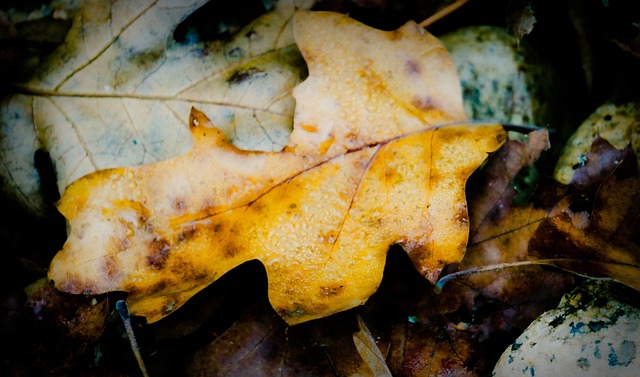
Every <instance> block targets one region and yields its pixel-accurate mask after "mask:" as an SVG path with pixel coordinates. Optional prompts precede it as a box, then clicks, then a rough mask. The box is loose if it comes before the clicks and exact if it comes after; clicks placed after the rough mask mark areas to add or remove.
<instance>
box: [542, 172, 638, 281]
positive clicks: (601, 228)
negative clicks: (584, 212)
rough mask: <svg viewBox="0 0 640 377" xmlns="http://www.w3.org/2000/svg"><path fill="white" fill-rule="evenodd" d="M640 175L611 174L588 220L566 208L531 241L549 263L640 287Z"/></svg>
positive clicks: (601, 188) (549, 221)
mask: <svg viewBox="0 0 640 377" xmlns="http://www.w3.org/2000/svg"><path fill="white" fill-rule="evenodd" d="M639 203H640V179H639V177H637V176H635V177H631V178H627V179H618V178H617V177H616V176H615V175H612V176H611V177H610V178H609V179H607V180H606V181H605V182H604V183H603V184H602V186H601V187H600V189H599V191H598V196H597V198H596V203H595V205H594V209H593V211H592V213H591V216H590V219H589V221H588V223H587V224H586V225H585V224H581V223H580V222H577V221H575V220H574V219H572V216H571V215H570V214H571V210H570V209H568V208H565V209H564V210H562V211H558V214H557V215H556V216H553V217H549V218H547V219H545V220H544V221H543V222H542V224H540V226H539V227H538V229H537V230H536V233H535V235H534V237H533V238H532V239H531V241H530V242H529V250H530V254H531V256H533V257H536V258H538V259H540V260H541V261H543V262H544V263H545V264H549V265H552V266H556V267H560V268H562V269H565V270H568V271H572V272H575V273H578V274H581V275H585V276H591V277H600V278H612V279H615V280H618V281H619V282H621V283H623V284H626V285H628V286H630V287H633V288H635V289H637V290H640V242H639V240H638V236H637V231H638V229H639V227H640V207H639V206H638V204H639Z"/></svg>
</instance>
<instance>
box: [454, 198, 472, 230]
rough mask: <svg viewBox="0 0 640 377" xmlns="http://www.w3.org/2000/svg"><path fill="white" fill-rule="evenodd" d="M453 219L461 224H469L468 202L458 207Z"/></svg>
mask: <svg viewBox="0 0 640 377" xmlns="http://www.w3.org/2000/svg"><path fill="white" fill-rule="evenodd" d="M453 219H454V220H455V222H456V224H458V225H459V226H465V227H466V226H467V225H468V224H469V215H468V211H467V205H466V203H465V204H464V205H461V206H460V207H458V210H457V211H456V213H455V215H454V217H453Z"/></svg>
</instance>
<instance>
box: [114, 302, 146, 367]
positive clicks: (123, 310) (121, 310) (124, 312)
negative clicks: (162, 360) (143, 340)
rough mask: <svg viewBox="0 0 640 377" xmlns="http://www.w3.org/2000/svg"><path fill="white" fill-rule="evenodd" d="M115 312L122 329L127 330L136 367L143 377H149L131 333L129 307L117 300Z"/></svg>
mask: <svg viewBox="0 0 640 377" xmlns="http://www.w3.org/2000/svg"><path fill="white" fill-rule="evenodd" d="M116 310H117V311H118V314H120V318H122V322H123V323H124V328H125V329H126V330H127V336H128V337H129V343H131V350H132V351H133V354H134V356H135V357H136V361H137V362H138V367H139V368H140V372H142V375H143V376H144V377H149V373H147V368H146V367H145V366H144V361H143V360H142V355H141V354H140V348H139V347H138V342H136V336H135V334H134V333H133V327H132V326H131V317H130V316H129V306H127V303H126V302H125V301H124V300H118V301H117V302H116Z"/></svg>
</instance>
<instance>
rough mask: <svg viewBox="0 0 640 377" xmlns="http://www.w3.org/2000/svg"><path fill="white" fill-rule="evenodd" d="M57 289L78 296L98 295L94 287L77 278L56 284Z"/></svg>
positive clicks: (69, 278) (73, 277) (70, 278)
mask: <svg viewBox="0 0 640 377" xmlns="http://www.w3.org/2000/svg"><path fill="white" fill-rule="evenodd" d="M56 287H57V288H58V289H59V290H61V291H63V292H69V293H73V294H76V295H77V294H84V295H92V294H96V293H97V291H96V289H95V287H94V286H93V285H88V284H86V283H84V282H83V281H82V280H81V279H78V278H77V277H75V276H70V277H68V278H67V280H65V281H64V282H63V283H62V284H60V285H57V284H56Z"/></svg>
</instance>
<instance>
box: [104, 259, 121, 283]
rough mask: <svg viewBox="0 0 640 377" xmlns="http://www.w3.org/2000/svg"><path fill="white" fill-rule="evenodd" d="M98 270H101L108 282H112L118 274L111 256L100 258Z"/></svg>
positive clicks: (116, 264)
mask: <svg viewBox="0 0 640 377" xmlns="http://www.w3.org/2000/svg"><path fill="white" fill-rule="evenodd" d="M100 268H101V269H102V271H103V272H104V274H105V276H106V277H107V279H108V280H113V279H114V278H115V277H116V276H118V272H119V270H120V269H119V267H118V263H117V262H116V260H115V257H114V256H113V255H106V256H105V257H104V258H102V263H101V266H100Z"/></svg>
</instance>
